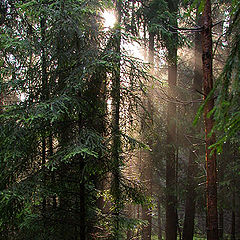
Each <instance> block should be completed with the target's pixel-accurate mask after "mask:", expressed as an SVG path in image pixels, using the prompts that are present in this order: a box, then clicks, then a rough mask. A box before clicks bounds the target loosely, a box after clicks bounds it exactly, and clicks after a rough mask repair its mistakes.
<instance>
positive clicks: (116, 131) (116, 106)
mask: <svg viewBox="0 0 240 240" xmlns="http://www.w3.org/2000/svg"><path fill="white" fill-rule="evenodd" d="M116 10H117V28H116V39H115V40H116V44H115V51H116V54H117V55H118V57H117V58H116V71H115V72H114V76H113V83H112V102H113V110H112V114H113V123H112V124H113V128H112V134H113V145H112V157H113V184H112V191H113V192H112V194H113V198H114V205H115V206H114V218H115V219H114V233H113V238H114V240H118V239H119V238H120V236H121V233H120V219H119V217H120V212H121V209H122V206H121V189H120V174H121V170H120V165H121V162H120V149H121V137H120V81H121V76H120V68H121V64H120V54H121V28H120V25H121V10H122V2H121V1H120V0H116Z"/></svg>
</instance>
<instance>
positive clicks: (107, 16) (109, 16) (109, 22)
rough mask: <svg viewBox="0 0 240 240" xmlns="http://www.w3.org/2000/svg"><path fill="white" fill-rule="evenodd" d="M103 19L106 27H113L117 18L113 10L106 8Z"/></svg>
mask: <svg viewBox="0 0 240 240" xmlns="http://www.w3.org/2000/svg"><path fill="white" fill-rule="evenodd" d="M103 19H104V27H105V28H113V27H114V25H115V23H116V20H117V19H116V15H115V13H114V11H113V10H105V11H104V12H103Z"/></svg>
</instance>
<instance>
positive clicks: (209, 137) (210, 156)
mask: <svg viewBox="0 0 240 240" xmlns="http://www.w3.org/2000/svg"><path fill="white" fill-rule="evenodd" d="M202 22H203V30H202V60H203V89H204V99H205V100H206V98H207V96H208V95H209V94H210V92H211V91H212V89H213V75H212V18H211V1H210V0H207V1H206V2H205V6H204V11H203V16H202ZM213 108H214V98H213V96H212V97H211V98H210V99H208V101H207V102H206V105H205V108H204V121H205V141H206V150H205V151H206V170H207V186H206V188H207V189H206V190H207V238H208V239H209V240H214V239H216V240H217V239H218V215H217V165H216V164H217V163H216V151H215V150H214V151H213V152H211V149H210V146H212V145H213V144H215V142H216V139H215V134H214V133H213V134H212V129H213V125H214V121H213V116H210V117H209V114H210V113H211V112H212V110H213Z"/></svg>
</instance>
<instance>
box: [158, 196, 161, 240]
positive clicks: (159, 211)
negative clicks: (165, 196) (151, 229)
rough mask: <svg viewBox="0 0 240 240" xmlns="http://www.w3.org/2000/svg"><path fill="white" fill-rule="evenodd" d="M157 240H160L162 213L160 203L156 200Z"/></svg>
mask: <svg viewBox="0 0 240 240" xmlns="http://www.w3.org/2000/svg"><path fill="white" fill-rule="evenodd" d="M157 207H158V240H162V219H161V216H162V212H161V201H160V199H159V198H158V206H157Z"/></svg>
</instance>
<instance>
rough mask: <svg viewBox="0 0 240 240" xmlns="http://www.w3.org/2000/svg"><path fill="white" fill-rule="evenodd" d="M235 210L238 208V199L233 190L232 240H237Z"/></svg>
mask: <svg viewBox="0 0 240 240" xmlns="http://www.w3.org/2000/svg"><path fill="white" fill-rule="evenodd" d="M235 208H236V198H235V191H234V190H233V195H232V222H231V240H236V237H235V229H236V216H235Z"/></svg>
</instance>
